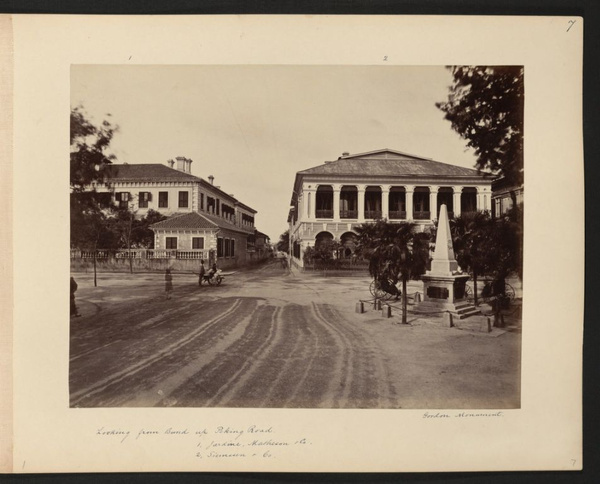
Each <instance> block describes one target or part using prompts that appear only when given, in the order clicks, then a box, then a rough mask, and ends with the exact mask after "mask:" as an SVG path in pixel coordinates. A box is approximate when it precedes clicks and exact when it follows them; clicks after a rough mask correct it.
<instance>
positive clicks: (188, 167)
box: [175, 156, 192, 173]
mask: <svg viewBox="0 0 600 484" xmlns="http://www.w3.org/2000/svg"><path fill="white" fill-rule="evenodd" d="M175 159H176V160H177V169H178V170H179V171H182V172H183V173H192V160H190V159H189V158H186V157H185V156H177V157H176V158H175Z"/></svg>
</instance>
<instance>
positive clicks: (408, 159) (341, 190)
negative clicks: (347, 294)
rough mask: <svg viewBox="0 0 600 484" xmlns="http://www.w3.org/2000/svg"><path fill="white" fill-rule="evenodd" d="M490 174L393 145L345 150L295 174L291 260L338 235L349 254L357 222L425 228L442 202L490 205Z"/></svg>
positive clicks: (452, 210)
mask: <svg viewBox="0 0 600 484" xmlns="http://www.w3.org/2000/svg"><path fill="white" fill-rule="evenodd" d="M491 185H492V177H491V176H490V175H486V174H481V173H479V172H478V171H477V170H474V169H469V168H463V167H460V166H454V165H449V164H446V163H440V162H437V161H434V160H431V159H429V158H423V157H419V156H415V155H409V154H406V153H403V152H400V151H395V150H389V149H384V150H378V151H371V152H367V153H359V154H355V155H350V154H349V153H344V154H343V155H342V156H341V157H339V158H338V159H337V160H336V161H329V162H325V163H323V164H321V165H319V166H316V167H313V168H309V169H307V170H303V171H300V172H298V173H297V174H296V178H295V181H294V189H293V192H292V200H291V207H290V213H289V217H288V223H289V226H290V243H291V247H292V256H293V261H294V263H295V264H296V265H299V266H302V265H303V261H302V254H303V253H304V251H305V250H306V248H307V247H309V246H313V247H314V246H315V245H318V244H320V243H321V242H323V241H327V240H337V241H339V242H340V243H341V244H342V246H343V251H342V254H343V256H345V257H350V256H352V254H353V252H354V248H355V240H356V235H357V234H356V230H355V229H356V227H357V226H359V225H360V224H362V223H365V222H373V221H374V220H377V219H386V220H388V221H390V222H405V221H409V222H413V223H415V224H417V227H418V230H425V229H426V227H428V226H431V225H432V224H433V223H434V222H435V221H436V220H437V217H438V211H439V207H440V206H441V205H442V204H445V205H446V206H447V209H448V213H449V216H450V217H452V216H458V215H460V214H461V213H464V212H474V211H478V210H491V207H492V205H491V203H492V201H491V195H492V190H491Z"/></svg>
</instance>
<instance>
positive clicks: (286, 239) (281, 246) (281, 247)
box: [276, 230, 290, 254]
mask: <svg viewBox="0 0 600 484" xmlns="http://www.w3.org/2000/svg"><path fill="white" fill-rule="evenodd" d="M276 247H277V250H278V251H280V252H285V253H286V254H287V253H289V251H290V231H289V230H286V231H285V232H284V233H282V234H281V235H280V236H279V241H278V242H277V245H276Z"/></svg>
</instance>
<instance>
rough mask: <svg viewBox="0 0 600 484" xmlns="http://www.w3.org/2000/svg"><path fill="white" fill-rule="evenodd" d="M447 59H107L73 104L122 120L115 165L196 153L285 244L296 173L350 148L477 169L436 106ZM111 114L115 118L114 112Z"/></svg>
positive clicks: (77, 73) (84, 80)
mask: <svg viewBox="0 0 600 484" xmlns="http://www.w3.org/2000/svg"><path fill="white" fill-rule="evenodd" d="M451 83H452V77H451V74H450V72H449V71H448V70H447V69H445V68H444V67H443V66H426V67H407V66H285V65H272V66H269V65H267V66H265V65H256V66H252V65H244V66H207V65H203V66H196V65H185V66H184V65H181V66H164V65H160V66H158V65H157V66H131V65H128V66H110V65H78V66H73V67H72V69H71V105H72V107H75V106H82V107H83V109H84V112H86V113H87V115H88V117H89V119H90V120H92V122H94V123H96V124H99V123H100V122H102V121H103V120H105V119H107V120H110V121H111V122H112V123H113V124H116V125H118V126H119V131H118V132H117V134H115V136H114V138H113V140H112V142H111V146H110V152H111V153H113V154H114V155H115V156H116V158H117V160H116V163H124V162H125V163H130V164H135V163H163V164H165V163H166V161H167V160H169V159H172V158H175V157H176V156H185V157H187V158H191V159H192V160H193V163H192V174H193V175H195V176H198V177H201V178H204V179H207V178H208V176H209V175H213V176H214V177H215V181H214V183H215V185H217V186H220V187H221V189H222V190H224V191H225V192H227V193H231V194H233V195H234V196H235V197H236V198H237V199H238V200H240V201H241V202H242V203H244V204H246V205H249V206H250V207H252V208H254V209H255V210H257V212H258V213H257V215H256V217H255V221H256V227H257V228H258V230H260V231H261V232H264V233H266V234H267V235H269V237H270V238H271V241H272V242H277V240H278V239H279V236H280V234H281V233H283V232H284V231H285V230H286V229H287V222H286V221H287V215H288V210H289V204H290V200H291V195H292V188H293V183H294V177H295V174H296V172H298V171H300V170H305V169H307V168H311V167H313V166H317V165H320V164H322V163H323V162H325V161H329V160H336V159H337V158H338V157H339V156H341V154H342V153H343V152H346V151H347V152H349V153H364V152H367V151H374V150H378V149H383V148H389V149H393V150H397V151H402V152H405V153H410V154H415V155H418V156H423V157H426V158H432V159H434V160H436V161H440V162H444V163H450V164H454V165H459V166H464V167H468V168H473V167H474V164H475V156H474V154H473V152H472V150H468V149H467V148H466V141H465V140H463V139H462V138H460V137H459V136H458V134H456V133H455V132H454V131H453V130H452V129H451V126H450V122H449V121H446V120H444V114H443V113H442V111H440V110H439V109H438V108H436V107H435V103H436V102H442V101H445V100H446V99H447V97H448V87H449V86H450V84H451ZM109 114H110V116H108V115H109Z"/></svg>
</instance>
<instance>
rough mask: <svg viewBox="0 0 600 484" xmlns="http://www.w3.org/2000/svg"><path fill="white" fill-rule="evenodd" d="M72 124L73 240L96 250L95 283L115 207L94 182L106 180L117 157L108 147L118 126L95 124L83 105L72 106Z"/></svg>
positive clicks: (84, 247) (88, 248) (83, 247)
mask: <svg viewBox="0 0 600 484" xmlns="http://www.w3.org/2000/svg"><path fill="white" fill-rule="evenodd" d="M70 127H71V130H70V142H71V154H70V185H71V197H70V205H71V244H72V245H73V246H75V247H79V248H80V249H83V250H86V249H87V250H93V262H94V286H96V285H97V274H96V251H97V249H98V246H99V244H100V243H101V242H102V241H103V238H110V231H109V230H107V229H108V223H109V220H108V217H109V214H110V213H111V211H112V208H111V205H110V196H108V197H106V195H107V194H101V193H97V192H96V190H95V188H94V187H93V183H94V182H100V181H103V180H104V175H105V174H104V169H105V167H106V166H107V165H110V164H111V163H112V160H113V159H114V156H112V155H108V154H107V153H106V150H107V148H108V146H109V144H110V141H111V140H112V137H113V135H114V133H115V132H116V130H117V127H116V126H113V125H111V124H110V123H109V122H108V121H103V122H102V123H101V125H100V126H99V127H97V126H95V125H93V124H92V123H91V122H90V121H89V120H88V119H87V117H86V115H85V114H84V113H83V110H82V108H81V107H76V108H74V109H72V110H71V126H70Z"/></svg>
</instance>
